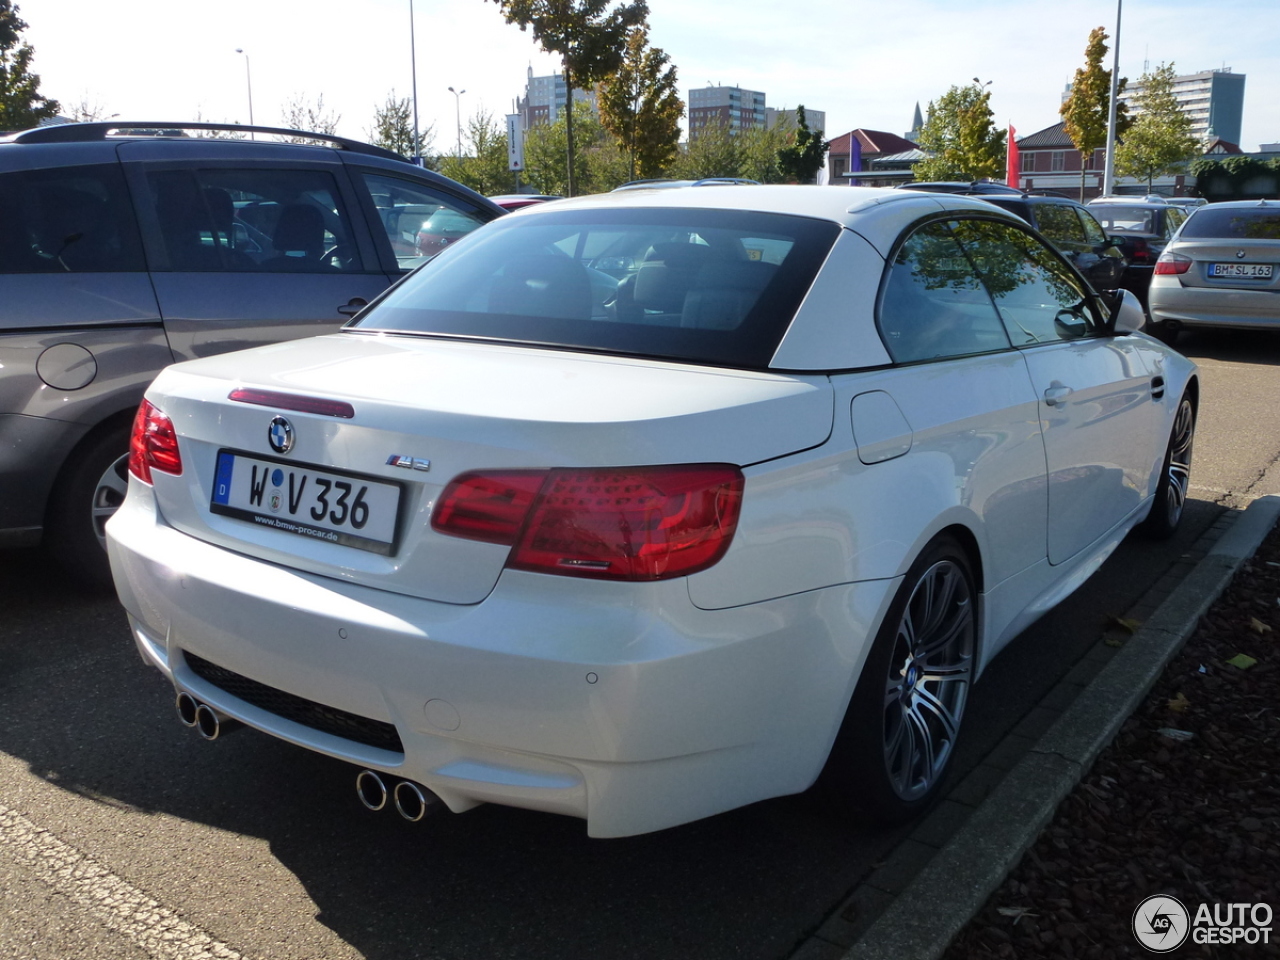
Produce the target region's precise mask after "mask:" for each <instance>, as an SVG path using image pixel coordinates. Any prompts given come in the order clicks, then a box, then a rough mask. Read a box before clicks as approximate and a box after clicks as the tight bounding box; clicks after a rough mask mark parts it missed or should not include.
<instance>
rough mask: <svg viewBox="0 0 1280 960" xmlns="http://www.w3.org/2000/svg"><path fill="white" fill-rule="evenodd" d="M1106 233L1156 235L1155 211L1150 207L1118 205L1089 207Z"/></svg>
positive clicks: (1107, 204)
mask: <svg viewBox="0 0 1280 960" xmlns="http://www.w3.org/2000/svg"><path fill="white" fill-rule="evenodd" d="M1090 209H1091V210H1093V212H1094V213H1095V214H1096V215H1097V217H1098V222H1099V223H1101V224H1102V228H1103V229H1104V230H1106V231H1107V233H1158V232H1159V231H1158V230H1157V229H1156V222H1155V216H1156V215H1155V211H1154V210H1152V209H1151V208H1150V207H1128V206H1124V205H1122V204H1119V203H1106V204H1101V203H1100V204H1098V205H1097V207H1096V209H1095V208H1093V207H1090Z"/></svg>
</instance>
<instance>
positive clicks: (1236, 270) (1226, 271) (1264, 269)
mask: <svg viewBox="0 0 1280 960" xmlns="http://www.w3.org/2000/svg"><path fill="white" fill-rule="evenodd" d="M1209 276H1211V277H1244V278H1245V279H1248V280H1270V279H1271V264H1269V263H1211V264H1209Z"/></svg>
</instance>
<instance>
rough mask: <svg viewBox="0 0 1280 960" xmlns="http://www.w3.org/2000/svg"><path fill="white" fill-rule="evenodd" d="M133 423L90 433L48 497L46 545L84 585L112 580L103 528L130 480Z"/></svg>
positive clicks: (114, 510)
mask: <svg viewBox="0 0 1280 960" xmlns="http://www.w3.org/2000/svg"><path fill="white" fill-rule="evenodd" d="M128 462H129V427H128V426H127V425H120V426H117V427H110V428H107V429H105V430H102V431H100V432H98V433H97V434H94V435H91V436H90V437H89V438H88V439H87V440H86V441H84V442H83V443H81V444H80V446H79V447H77V448H76V449H75V451H74V452H73V453H72V454H71V456H70V457H69V458H68V459H67V464H66V466H64V467H63V470H62V474H61V475H60V476H59V477H58V482H57V483H56V484H55V485H54V488H53V493H52V494H51V495H50V497H49V510H48V513H47V514H46V515H45V527H44V545H45V549H46V551H47V552H48V553H49V554H50V555H51V556H52V557H53V558H54V559H55V560H57V562H58V563H59V564H60V565H61V566H62V567H63V569H65V570H66V571H67V572H68V573H69V574H71V575H72V576H73V577H74V578H75V579H76V580H78V581H79V582H80V583H82V584H84V585H85V586H89V587H95V588H104V587H109V586H111V569H110V567H109V565H108V564H107V545H106V539H105V533H104V531H103V528H104V526H105V525H106V522H107V521H108V520H109V519H111V517H112V516H113V515H114V514H115V512H116V510H117V509H119V507H120V504H121V503H122V502H123V501H124V494H125V490H126V488H127V487H128V484H129V474H128Z"/></svg>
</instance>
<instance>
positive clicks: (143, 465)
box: [129, 400, 182, 483]
mask: <svg viewBox="0 0 1280 960" xmlns="http://www.w3.org/2000/svg"><path fill="white" fill-rule="evenodd" d="M152 470H159V471H160V472H161V473H171V474H173V475H174V476H175V477H178V476H181V475H182V454H181V453H179V452H178V434H177V432H176V431H175V430H174V429H173V421H172V420H170V419H169V418H168V417H166V416H165V415H164V414H163V413H161V412H160V411H159V410H158V409H157V408H156V407H155V406H154V405H153V404H152V403H151V401H149V400H143V401H142V404H141V406H139V407H138V415H137V416H136V417H134V418H133V435H132V436H131V437H130V438H129V472H130V473H132V474H133V475H134V476H135V477H137V478H138V479H139V480H141V481H142V482H143V483H150V482H151V471H152Z"/></svg>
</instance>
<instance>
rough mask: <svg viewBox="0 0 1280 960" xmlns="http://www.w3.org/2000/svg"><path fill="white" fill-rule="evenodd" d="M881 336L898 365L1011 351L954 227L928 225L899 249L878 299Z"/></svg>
mask: <svg viewBox="0 0 1280 960" xmlns="http://www.w3.org/2000/svg"><path fill="white" fill-rule="evenodd" d="M880 333H881V335H882V337H883V339H884V343H885V347H886V348H887V349H888V351H889V355H890V356H891V357H893V359H894V361H895V362H897V363H914V362H917V361H920V360H940V359H946V358H948V357H961V356H967V355H969V354H975V353H990V352H992V351H995V350H1007V349H1009V339H1008V337H1006V336H1005V332H1004V327H1003V325H1002V324H1001V323H1000V316H999V314H997V313H996V309H995V306H994V305H993V304H992V302H991V297H990V296H989V295H988V294H987V290H986V287H984V286H983V284H982V280H981V279H980V278H979V277H978V274H977V271H976V270H975V269H974V265H973V262H972V260H971V259H970V258H969V257H968V256H967V255H966V254H965V251H964V250H963V248H961V246H960V244H959V243H958V242H957V240H956V238H955V235H954V233H953V232H952V226H951V224H948V223H943V222H937V223H931V224H928V225H926V226H924V227H922V228H920V229H919V230H917V231H916V232H915V233H913V234H912V235H911V236H910V237H909V238H908V239H907V241H906V242H905V243H904V244H903V245H902V246H901V247H900V248H899V249H898V253H897V255H896V256H895V257H894V259H893V264H892V266H891V267H890V268H889V272H888V276H887V277H886V279H885V284H884V288H883V291H882V293H881V297H880Z"/></svg>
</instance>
